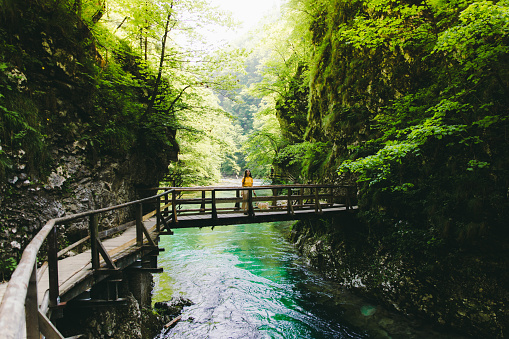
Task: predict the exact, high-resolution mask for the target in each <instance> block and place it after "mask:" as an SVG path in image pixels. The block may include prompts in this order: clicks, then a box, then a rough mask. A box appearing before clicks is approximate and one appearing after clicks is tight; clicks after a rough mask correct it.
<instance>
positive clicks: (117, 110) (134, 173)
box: [0, 1, 178, 279]
mask: <svg viewBox="0 0 509 339" xmlns="http://www.w3.org/2000/svg"><path fill="white" fill-rule="evenodd" d="M52 4H53V3H52V2H48V3H45V2H44V1H43V2H40V3H37V4H36V3H33V2H31V1H26V2H25V1H18V2H11V1H7V2H6V6H5V8H3V9H2V10H0V18H1V20H0V22H1V24H0V46H1V47H2V52H0V89H1V90H2V95H1V96H0V109H1V110H2V115H1V116H0V146H1V148H0V178H1V179H2V180H1V181H2V182H1V183H0V189H1V194H0V227H1V232H0V262H2V265H1V266H0V271H1V274H2V275H3V278H5V279H7V278H8V275H9V273H10V271H12V269H13V268H14V266H15V262H16V260H17V259H19V256H20V254H21V252H22V250H23V248H24V247H25V245H26V244H28V242H29V241H30V240H31V238H32V237H33V236H34V235H35V234H36V233H37V231H38V230H39V229H40V228H41V227H42V226H43V225H44V224H45V223H46V221H47V220H49V219H51V218H55V217H60V216H63V215H69V214H74V213H78V212H83V211H86V210H90V209H98V208H102V207H106V206H112V205H117V204H120V203H123V202H127V201H130V200H134V199H137V198H139V195H138V193H137V189H138V188H143V187H154V186H157V185H158V183H159V181H160V180H161V179H162V178H163V177H164V176H165V175H166V173H167V168H168V164H169V163H170V162H171V161H174V160H177V153H178V145H177V143H176V142H175V131H174V130H171V129H169V128H161V129H158V130H157V131H155V130H154V129H151V128H149V126H147V123H146V122H143V121H138V120H137V117H139V116H140V114H141V113H142V112H139V111H136V110H134V109H133V107H138V109H139V110H142V109H143V107H144V104H145V102H146V98H145V96H146V95H145V93H144V91H143V90H140V89H138V88H131V87H129V86H125V87H122V88H114V87H113V88H109V87H108V86H110V84H111V83H115V78H114V77H115V76H116V77H119V76H122V74H124V75H125V74H127V76H129V77H135V76H137V73H138V72H137V67H138V66H137V64H136V62H135V61H133V60H134V57H131V58H117V59H115V60H114V59H113V58H111V59H110V60H109V61H106V60H105V59H104V58H103V57H102V56H101V55H100V54H99V52H98V50H97V49H96V47H95V45H94V44H93V41H94V38H93V36H92V35H91V33H90V31H89V30H88V29H87V28H86V27H85V26H83V25H81V24H79V20H78V19H77V18H76V17H75V15H73V13H72V12H69V11H68V9H67V8H57V7H56V6H58V5H57V4H53V5H52ZM113 64H116V65H117V67H120V68H122V71H116V73H113V72H112V71H111V70H110V69H111V68H112V67H111V66H112V65H113ZM105 79H106V80H105ZM143 80H145V81H146V82H150V79H143ZM105 84H106V85H105ZM108 88H109V89H108ZM108 90H109V92H108ZM113 91H115V92H113ZM128 104H130V106H128ZM129 218H132V213H131V211H129V210H122V211H120V212H115V213H114V214H110V215H108V216H106V217H104V219H103V220H101V221H100V224H101V227H103V228H107V227H109V226H110V225H115V224H116V223H118V222H124V221H126V220H127V219H129ZM86 234H87V226H86V220H84V221H81V222H80V223H75V224H72V225H66V226H60V230H59V236H61V237H62V238H63V240H64V241H62V242H61V243H62V244H65V242H66V241H69V242H72V241H74V240H76V239H79V238H81V237H82V236H84V235H86Z"/></svg>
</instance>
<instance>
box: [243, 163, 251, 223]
mask: <svg viewBox="0 0 509 339" xmlns="http://www.w3.org/2000/svg"><path fill="white" fill-rule="evenodd" d="M242 187H253V177H252V176H251V171H250V170H248V169H247V170H245V171H244V178H242ZM248 199H249V191H248V190H244V191H242V210H243V211H244V214H247V208H248V206H247V203H248Z"/></svg>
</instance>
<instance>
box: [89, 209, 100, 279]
mask: <svg viewBox="0 0 509 339" xmlns="http://www.w3.org/2000/svg"><path fill="white" fill-rule="evenodd" d="M88 228H89V231H90V251H91V252H92V269H94V270H97V269H98V268H99V249H98V248H97V239H98V238H99V229H98V223H97V214H92V215H91V216H90V218H89V220H88Z"/></svg>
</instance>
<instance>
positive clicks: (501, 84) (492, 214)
mask: <svg viewBox="0 0 509 339" xmlns="http://www.w3.org/2000/svg"><path fill="white" fill-rule="evenodd" d="M295 4H298V5H295V6H300V7H301V8H305V9H306V13H309V14H310V17H309V18H308V20H307V21H306V20H302V22H305V23H304V24H306V25H308V27H309V28H310V29H311V34H312V42H313V47H312V48H313V49H314V53H313V57H312V59H310V60H309V61H308V67H309V69H310V99H309V115H308V123H309V125H308V129H307V132H306V138H308V140H310V141H314V142H316V141H319V142H324V143H325V142H332V144H331V146H332V147H331V148H332V150H331V154H330V155H322V157H321V160H319V161H322V164H323V163H325V162H327V161H328V162H329V163H330V164H334V163H336V162H337V161H338V160H339V159H341V160H342V161H343V162H342V164H341V165H340V166H338V172H339V174H340V175H348V174H353V175H354V176H355V177H356V178H357V180H358V181H359V183H360V185H361V186H360V187H361V191H360V193H361V204H362V205H363V206H362V207H363V208H364V209H365V210H366V211H371V212H372V213H373V214H379V215H380V218H379V220H383V224H384V225H386V226H385V227H388V226H387V225H392V224H394V223H396V222H397V221H398V220H409V221H411V225H412V226H409V227H410V229H421V230H423V232H425V230H426V228H429V229H431V228H433V229H434V230H435V231H434V233H433V237H435V239H438V238H437V237H446V238H447V237H448V238H451V239H456V240H466V239H470V240H473V239H475V237H476V236H479V235H484V236H486V235H488V234H491V235H493V234H500V233H507V232H506V231H505V229H504V227H502V225H503V222H502V216H506V215H507V213H506V212H500V210H499V212H496V210H497V207H496V206H497V205H498V206H499V208H500V207H502V206H504V207H503V208H502V209H503V210H505V211H506V210H507V205H508V202H507V199H506V198H504V197H505V196H506V193H507V192H506V191H507V187H509V175H508V171H507V170H506V168H507V165H508V163H509V153H508V149H509V148H508V147H507V146H508V140H507V138H505V137H502V135H505V132H504V131H506V129H507V127H508V124H507V107H509V106H508V104H509V102H508V98H509V97H508V96H507V88H508V85H509V83H508V82H507V80H506V79H507V78H508V77H507V76H508V67H509V59H508V58H507V49H508V48H509V39H508V38H509V36H508V34H509V30H508V22H509V20H508V13H509V3H508V2H507V1H499V2H491V1H460V2H448V3H445V2H430V3H427V4H416V3H414V2H410V1H404V2H393V1H391V0H382V1H379V0H377V1H369V0H367V1H354V2H351V1H343V0H335V1H319V2H316V1H306V0H303V1H296V2H295ZM326 151H327V149H326V148H322V149H321V150H320V152H317V153H321V152H326ZM282 159H283V158H282ZM319 161H318V162H319ZM286 162H287V163H288V164H290V163H291V162H290V161H288V160H287V161H286ZM318 162H317V163H316V164H318ZM312 168H313V167H312ZM322 168H327V166H323V165H322ZM313 173H314V172H313ZM488 192H489V193H488ZM474 207H475V208H474ZM373 220H374V219H373ZM486 220H489V224H490V227H486ZM423 239H424V238H423ZM421 240H422V239H421ZM432 242H433V241H432ZM421 243H426V241H424V240H422V241H421Z"/></svg>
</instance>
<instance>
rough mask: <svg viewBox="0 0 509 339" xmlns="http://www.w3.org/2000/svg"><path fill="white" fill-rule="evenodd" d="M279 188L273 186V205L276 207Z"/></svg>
mask: <svg viewBox="0 0 509 339" xmlns="http://www.w3.org/2000/svg"><path fill="white" fill-rule="evenodd" d="M276 196H277V188H273V189H272V206H273V207H276V206H277V198H276Z"/></svg>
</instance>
